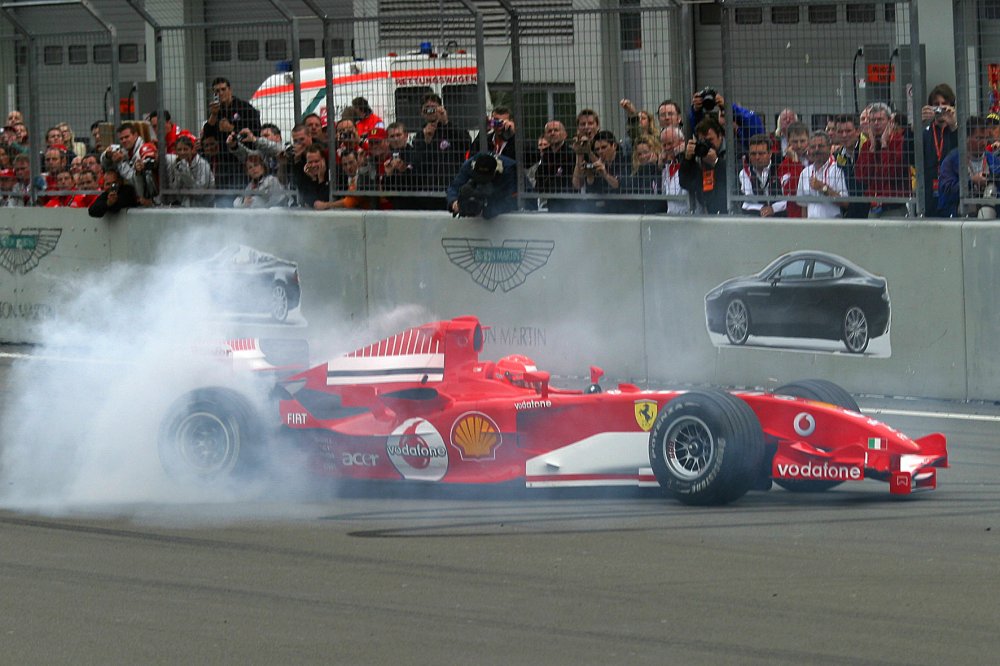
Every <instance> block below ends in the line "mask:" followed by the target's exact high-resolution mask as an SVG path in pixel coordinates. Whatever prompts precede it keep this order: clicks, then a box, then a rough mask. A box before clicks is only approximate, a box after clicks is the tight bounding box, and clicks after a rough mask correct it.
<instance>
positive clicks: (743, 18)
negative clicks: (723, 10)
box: [734, 7, 764, 25]
mask: <svg viewBox="0 0 1000 666" xmlns="http://www.w3.org/2000/svg"><path fill="white" fill-rule="evenodd" d="M734 17H735V19H736V24H737V25H759V24H761V23H763V22H764V9H763V8H762V7H737V8H736V11H735V12H734Z"/></svg>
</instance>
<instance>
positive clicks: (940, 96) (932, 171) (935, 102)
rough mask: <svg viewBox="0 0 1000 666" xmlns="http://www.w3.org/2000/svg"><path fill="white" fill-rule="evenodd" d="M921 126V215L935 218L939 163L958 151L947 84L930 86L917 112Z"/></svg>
mask: <svg viewBox="0 0 1000 666" xmlns="http://www.w3.org/2000/svg"><path fill="white" fill-rule="evenodd" d="M920 120H921V122H923V123H924V214H925V215H926V216H927V217H939V216H940V215H939V213H938V175H939V174H940V171H941V163H942V162H943V161H944V158H945V157H947V156H948V153H950V152H951V151H952V150H954V149H955V148H957V147H958V116H957V115H956V114H955V91H954V90H952V89H951V86H949V85H948V84H947V83H939V84H938V85H936V86H934V88H933V89H932V90H931V92H930V94H929V95H927V106H925V107H923V108H922V109H920Z"/></svg>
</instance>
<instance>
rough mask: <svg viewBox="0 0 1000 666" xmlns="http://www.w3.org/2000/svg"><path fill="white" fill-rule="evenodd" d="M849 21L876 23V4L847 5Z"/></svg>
mask: <svg viewBox="0 0 1000 666" xmlns="http://www.w3.org/2000/svg"><path fill="white" fill-rule="evenodd" d="M847 22H848V23H874V22H875V5H847Z"/></svg>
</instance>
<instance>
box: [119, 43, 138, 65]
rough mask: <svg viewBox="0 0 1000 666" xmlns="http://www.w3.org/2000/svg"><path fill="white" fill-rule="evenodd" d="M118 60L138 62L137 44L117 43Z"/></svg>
mask: <svg viewBox="0 0 1000 666" xmlns="http://www.w3.org/2000/svg"><path fill="white" fill-rule="evenodd" d="M118 62H123V63H136V62H139V45H138V44H119V45H118Z"/></svg>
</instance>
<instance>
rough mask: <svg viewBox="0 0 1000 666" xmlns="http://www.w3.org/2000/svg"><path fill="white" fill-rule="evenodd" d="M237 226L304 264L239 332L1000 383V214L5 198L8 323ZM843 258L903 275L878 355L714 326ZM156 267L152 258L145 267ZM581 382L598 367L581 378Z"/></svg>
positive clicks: (877, 379)
mask: <svg viewBox="0 0 1000 666" xmlns="http://www.w3.org/2000/svg"><path fill="white" fill-rule="evenodd" d="M233 244H242V245H246V246H249V247H253V248H255V249H257V250H259V251H261V252H265V253H268V254H272V255H275V256H276V257H280V258H282V259H287V260H290V261H294V262H296V263H297V266H298V270H299V272H300V275H301V279H302V285H303V287H302V289H303V296H302V306H301V308H300V310H299V312H297V313H294V316H292V317H290V318H289V321H287V322H285V323H282V324H277V323H275V322H269V321H267V320H266V319H264V320H262V319H261V318H259V317H258V318H257V319H253V318H247V317H244V318H242V319H239V318H238V319H237V320H235V321H234V323H233V326H232V333H233V334H234V335H241V336H242V335H247V336H250V335H253V336H262V337H288V338H306V339H308V340H309V341H310V343H311V345H312V346H313V349H314V351H315V352H316V354H315V355H314V358H318V357H320V356H322V354H324V353H331V354H332V353H339V352H343V351H347V350H350V349H353V348H355V347H357V346H360V345H361V344H363V343H365V342H369V341H370V337H371V335H372V331H376V332H378V333H390V332H394V331H395V330H398V329H399V328H403V327H405V326H409V325H413V324H416V323H421V322H423V321H428V320H431V319H434V318H445V317H452V316H457V315H462V314H474V315H477V316H478V317H479V318H480V319H481V320H482V321H483V323H484V324H487V325H489V326H492V328H491V329H490V330H489V331H488V333H487V348H486V353H485V357H487V358H491V359H495V358H498V357H500V356H502V355H504V354H509V353H523V354H528V355H529V356H532V357H534V358H535V359H536V360H537V361H538V363H539V365H540V366H541V367H543V368H545V369H549V370H551V371H553V372H554V373H556V374H559V375H564V376H571V377H585V376H586V375H587V371H588V368H589V365H591V364H596V365H599V366H601V367H603V368H604V369H605V370H606V371H607V373H608V376H609V377H610V378H611V379H612V380H625V381H643V380H646V379H647V378H648V379H649V381H650V382H652V383H656V384H662V383H668V384H676V383H682V384H721V385H727V386H775V385H777V384H779V383H782V382H786V381H789V380H792V379H796V378H802V377H824V378H827V379H830V380H833V381H836V382H838V383H840V384H842V385H844V386H845V387H846V388H847V389H848V390H850V391H853V392H871V393H883V394H900V395H911V396H927V397H937V398H953V399H965V398H969V399H991V400H992V399H997V398H998V397H1000V380H997V379H996V377H997V376H1000V372H998V370H1000V367H998V366H1000V361H997V359H998V358H1000V353H998V352H1000V350H998V346H1000V345H998V343H997V339H998V336H997V333H996V332H997V331H998V330H1000V302H998V297H997V296H996V290H995V285H996V284H998V283H1000V268H998V265H1000V261H998V259H1000V225H997V224H996V223H990V222H966V223H951V222H942V223H933V222H925V221H920V222H901V221H900V222H897V221H878V222H875V221H872V222H869V221H829V222H822V221H815V220H805V221H796V220H777V221H771V222H762V221H760V220H754V221H751V220H748V219H739V218H734V219H723V218H684V219H682V218H667V217H647V218H634V217H628V216H617V217H604V218H602V217H598V216H576V217H571V216H558V215H542V214H525V215H509V216H504V217H502V218H501V219H496V220H492V221H489V222H484V221H479V220H467V219H452V218H451V217H450V216H448V215H446V214H441V213H435V212H429V213H421V214H416V215H415V214H413V213H406V212H370V213H360V212H338V213H336V214H317V213H315V212H311V211H288V210H279V211H261V212H257V211H247V212H240V211H231V210H230V211H222V210H220V211H191V210H182V209H159V210H144V211H132V212H129V213H127V214H125V215H119V216H117V217H108V218H104V219H102V220H92V219H90V218H89V217H87V216H86V214H85V213H84V212H83V211H79V210H67V209H34V210H26V209H9V208H7V209H0V250H2V256H3V264H2V270H0V340H2V341H4V342H37V341H39V336H40V327H41V326H42V325H43V323H44V322H45V321H50V320H52V319H53V318H55V317H59V316H63V315H65V314H66V311H65V310H63V309H62V304H63V296H64V295H66V294H68V295H70V296H72V294H73V293H74V288H73V287H74V285H75V284H76V281H77V280H78V278H79V277H81V276H83V275H86V274H90V273H94V272H97V271H100V270H102V269H103V268H105V267H107V266H108V265H110V264H111V263H112V262H129V263H132V264H136V265H138V266H140V267H142V266H151V265H153V264H158V265H161V266H162V265H164V264H167V265H169V264H171V263H177V264H183V263H184V262H191V261H196V260H199V259H205V258H208V257H210V256H212V255H213V254H215V253H217V252H218V251H219V250H220V249H221V248H224V247H226V246H227V245H233ZM803 249H809V250H819V251H824V252H829V253H833V254H836V255H840V256H842V257H845V258H847V259H849V260H851V261H852V262H854V263H856V264H858V265H860V266H861V267H863V268H865V269H867V270H868V271H870V272H871V273H874V274H876V275H879V276H883V277H885V278H886V279H887V280H888V285H889V294H890V297H891V308H892V326H891V330H890V332H889V334H888V335H887V336H883V337H882V338H876V339H874V340H873V341H872V342H871V345H870V346H869V349H868V350H867V352H866V353H865V354H862V355H857V354H849V353H847V351H846V349H845V348H844V347H843V345H842V344H840V343H838V342H835V341H822V340H819V341H817V340H805V341H803V340H800V339H785V338H781V339H777V340H769V339H757V338H754V337H751V338H750V340H748V342H747V344H746V345H744V346H734V345H731V344H729V343H728V342H727V341H726V340H725V337H724V336H714V337H713V336H712V335H710V334H709V332H708V330H707V327H706V323H705V302H704V297H705V294H706V293H707V292H708V291H709V290H710V289H712V288H713V287H715V286H716V285H718V284H720V283H721V282H723V281H724V280H726V279H727V278H731V277H734V276H739V275H745V274H749V273H754V272H757V271H759V270H760V269H761V268H762V267H763V266H765V265H766V264H767V263H768V262H770V261H771V260H772V259H774V258H776V257H777V256H779V255H780V254H782V253H784V252H787V251H791V250H803ZM140 273H141V271H140ZM580 383H581V384H583V383H585V381H584V380H580Z"/></svg>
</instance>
